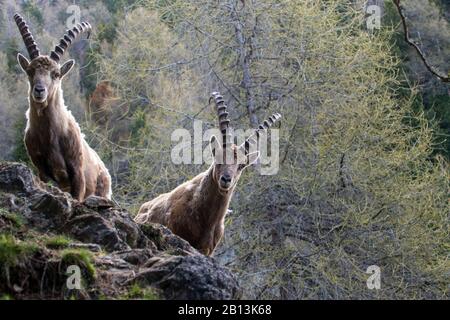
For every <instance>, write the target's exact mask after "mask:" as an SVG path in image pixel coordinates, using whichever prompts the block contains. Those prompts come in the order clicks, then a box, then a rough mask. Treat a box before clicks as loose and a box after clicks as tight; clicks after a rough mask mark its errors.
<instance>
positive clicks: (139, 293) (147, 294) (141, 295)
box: [121, 283, 159, 300]
mask: <svg viewBox="0 0 450 320" xmlns="http://www.w3.org/2000/svg"><path fill="white" fill-rule="evenodd" d="M121 299H122V300H129V299H141V300H158V299H159V295H158V294H157V293H156V291H155V289H153V288H142V287H141V286H139V285H138V284H137V283H135V284H133V285H132V286H131V287H130V288H129V290H128V293H127V294H126V295H125V296H124V297H122V298H121Z"/></svg>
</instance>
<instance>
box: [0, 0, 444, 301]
mask: <svg viewBox="0 0 450 320" xmlns="http://www.w3.org/2000/svg"><path fill="white" fill-rule="evenodd" d="M360 2H361V1H358V3H360ZM242 3H243V2H242V1H238V0H230V1H203V0H192V1H170V2H161V1H156V0H145V1H139V7H136V8H134V9H133V8H131V7H130V8H129V9H130V10H128V11H127V13H126V14H125V15H124V17H123V19H122V20H121V21H120V22H119V24H118V25H117V30H116V32H117V36H116V38H115V41H114V44H113V47H110V45H109V44H105V42H104V41H99V42H98V43H93V45H94V46H95V47H96V48H99V50H100V51H101V54H99V56H98V57H96V61H98V68H99V74H98V78H99V79H101V80H107V81H110V83H111V84H112V85H113V88H114V94H115V98H114V99H113V100H114V101H113V102H111V105H110V106H109V107H110V109H109V110H107V111H108V112H110V113H111V114H113V115H114V116H111V117H110V118H109V119H110V121H109V122H107V124H106V125H105V127H104V128H101V127H98V126H95V125H93V124H88V126H87V128H86V130H85V132H86V133H87V134H88V137H89V139H90V140H89V142H90V144H91V145H93V146H94V147H95V149H96V150H97V151H99V152H100V154H101V156H102V158H103V159H105V160H106V161H107V162H108V164H109V167H110V171H111V173H112V175H113V178H114V179H113V180H114V182H115V185H114V194H115V198H116V199H118V200H119V201H120V203H121V205H123V206H124V207H126V208H127V209H130V211H132V212H136V211H137V209H138V208H139V206H140V205H141V204H142V203H143V202H144V201H148V200H150V199H152V198H153V197H155V196H157V195H158V194H160V193H163V192H167V191H170V190H171V189H172V188H174V187H175V186H177V185H178V184H180V183H182V182H183V181H185V180H187V179H189V178H191V177H193V176H194V175H196V174H197V173H199V172H201V170H203V169H205V167H206V166H204V165H203V166H201V165H185V166H176V165H174V164H172V162H171V159H170V151H171V148H172V146H173V143H172V142H171V141H170V135H171V133H172V132H173V130H174V129H177V128H187V129H189V130H191V131H192V124H193V120H194V119H201V120H204V127H205V128H211V127H215V126H216V122H217V119H216V112H215V111H214V110H213V109H212V108H211V107H209V106H208V97H209V94H210V92H211V91H213V90H219V91H221V92H222V93H223V94H224V95H225V97H226V98H227V101H228V104H229V111H230V117H231V118H232V119H233V122H232V124H233V126H234V127H236V128H247V127H248V126H249V125H248V123H249V119H248V114H247V105H248V101H249V95H250V94H249V92H251V95H252V96H253V98H254V101H255V105H256V109H257V110H256V116H257V117H258V118H259V120H262V119H263V118H265V117H267V115H268V114H270V113H272V112H274V111H278V112H280V113H281V114H282V115H283V121H282V125H281V150H280V159H281V161H282V162H281V164H280V172H279V173H278V174H277V175H275V176H264V177H262V176H259V175H258V174H257V173H256V172H255V170H253V169H249V170H248V171H247V172H245V173H244V174H243V176H242V179H241V181H240V182H239V184H238V187H237V191H236V193H235V195H234V198H233V201H232V203H231V209H232V210H233V214H231V215H230V216H229V217H227V221H226V225H227V227H226V235H225V239H224V241H223V243H222V245H221V247H220V248H219V249H218V250H217V252H216V256H217V258H218V259H221V260H222V261H223V262H224V263H226V264H227V265H228V266H229V267H230V268H232V269H233V270H234V271H235V272H236V273H237V274H238V277H239V279H240V283H241V284H242V286H243V287H244V292H245V297H246V298H252V299H253V298H276V299H278V298H289V299H297V298H300V299H325V298H367V299H370V298H415V299H423V298H448V297H449V292H448V280H449V279H448V277H449V273H448V272H449V270H450V265H449V254H448V252H449V248H450V240H449V239H450V234H449V232H450V231H449V230H450V225H449V220H450V219H449V212H450V210H449V209H450V208H449V202H448V194H449V170H448V163H447V162H446V161H444V160H443V159H441V158H438V157H434V156H433V153H432V149H433V147H434V146H433V134H434V130H435V128H434V127H433V126H432V125H430V124H429V123H428V122H427V121H426V120H425V119H424V117H423V115H422V114H420V113H414V112H413V110H414V109H413V108H412V107H411V105H412V104H413V101H414V100H415V98H416V96H415V94H416V92H415V90H414V89H411V88H409V87H406V88H405V87H404V83H403V82H401V81H400V79H402V77H400V76H399V74H398V72H399V71H400V68H399V65H400V63H399V59H398V57H397V56H396V55H395V54H394V51H395V50H394V49H393V47H392V46H393V37H394V34H395V33H394V31H393V30H391V29H390V28H389V27H383V28H382V29H381V30H379V31H376V32H373V33H372V32H368V30H366V28H365V18H366V17H365V14H364V12H363V11H362V10H361V8H360V7H359V6H354V5H353V3H354V2H352V1H345V0H329V1H320V0H305V1H288V0H282V1H272V0H261V1H253V2H252V1H250V2H249V1H245V6H243V5H242ZM405 3H407V2H406V1H405ZM233 6H234V7H233ZM149 26H150V27H149ZM236 27H238V28H239V27H240V28H241V31H242V35H243V37H244V38H245V39H246V40H247V41H245V43H244V45H243V46H241V45H240V44H239V41H238V40H237V36H236ZM443 33H445V32H443ZM94 39H95V38H94ZM444 56H445V55H444ZM244 58H246V59H247V61H249V63H248V68H249V72H250V76H251V79H250V82H251V85H250V86H249V87H245V85H244V83H243V61H244V62H245V59H244ZM435 62H436V63H438V64H439V66H441V61H435ZM0 63H1V64H2V65H3V66H6V65H7V64H6V59H5V57H4V55H3V56H2V55H0ZM0 78H1V79H0V81H1V83H3V84H5V86H6V88H9V87H8V85H9V84H10V83H11V81H10V78H6V77H5V76H2V77H0ZM76 80H77V79H76V77H75V78H72V82H76ZM22 85H23V84H22ZM5 86H3V87H5ZM76 89H77V88H76V87H75V86H74V87H73V88H71V90H69V93H68V99H69V100H73V102H74V104H75V105H77V99H76V98H75V97H74V95H75V94H74V92H78V91H76ZM15 90H16V89H15ZM15 92H16V91H14V90H13V89H11V90H6V91H5V90H3V91H1V90H0V96H1V97H3V98H4V99H0V100H2V101H3V100H4V101H8V105H9V104H11V103H12V101H14V99H13V98H14V96H15ZM405 92H409V94H406V95H405ZM405 96H406V98H405ZM399 97H401V98H399ZM24 99H25V97H24ZM22 102H23V101H22ZM0 103H1V101H0ZM5 110H6V109H5ZM0 116H2V115H1V114H0ZM3 117H4V118H7V117H9V115H8V113H7V112H6V113H5V115H3ZM119 129H120V130H119ZM119 131H120V133H118V132H119ZM124 168H125V169H124ZM57 242H58V241H57ZM63 242H64V241H63ZM62 256H63V260H64V261H66V262H71V263H73V262H75V264H77V262H78V263H81V264H82V265H83V266H85V267H86V268H87V270H90V271H89V273H91V274H95V268H94V266H93V264H92V257H91V256H90V255H88V254H87V253H86V252H84V253H83V252H80V251H78V250H65V251H63V253H62ZM371 265H378V266H380V268H381V270H382V275H381V279H382V283H381V286H382V289H381V290H378V291H377V290H369V289H368V288H367V286H366V280H367V277H368V275H367V274H366V273H365V271H366V269H367V267H368V266H371ZM142 290H144V289H141V288H139V287H136V288H135V287H132V288H131V289H130V294H129V295H128V296H129V298H136V297H142V296H145V293H143V291H142ZM144 291H145V290H144ZM128 296H127V297H128Z"/></svg>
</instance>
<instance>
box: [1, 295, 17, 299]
mask: <svg viewBox="0 0 450 320" xmlns="http://www.w3.org/2000/svg"><path fill="white" fill-rule="evenodd" d="M0 300H14V298H13V297H12V296H11V295H9V294H3V295H0Z"/></svg>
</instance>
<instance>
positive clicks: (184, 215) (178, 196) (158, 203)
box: [135, 92, 281, 255]
mask: <svg viewBox="0 0 450 320" xmlns="http://www.w3.org/2000/svg"><path fill="white" fill-rule="evenodd" d="M213 98H214V100H215V103H216V107H217V111H218V116H219V124H220V131H221V133H222V137H223V140H222V141H223V144H222V146H220V144H219V143H218V140H217V138H216V137H215V136H212V137H211V141H210V146H211V151H212V154H213V157H214V161H213V164H212V165H211V167H210V168H209V169H208V170H207V171H205V172H203V173H201V174H199V175H198V176H196V177H195V178H193V179H192V180H190V181H188V182H185V183H184V184H182V185H180V186H178V187H177V188H176V189H174V190H173V191H172V192H170V193H166V194H162V195H160V196H159V197H157V198H155V199H154V200H152V201H150V202H147V203H145V204H144V205H142V207H141V208H140V210H139V213H138V215H137V216H136V218H135V221H136V222H138V223H140V224H145V223H149V222H151V223H160V224H162V225H165V226H167V227H168V228H169V229H171V230H172V232H173V233H175V234H176V235H178V236H180V237H181V238H183V239H185V240H187V241H188V242H189V243H190V244H191V245H192V246H193V247H194V248H196V249H198V250H199V251H200V252H201V253H203V254H205V255H211V254H212V253H213V252H214V249H215V248H216V246H217V244H218V243H219V241H220V239H221V238H222V236H223V233H224V219H225V215H226V213H227V210H228V206H229V204H230V200H231V197H232V195H233V191H234V188H235V187H236V184H237V182H238V181H239V178H240V176H241V174H242V171H243V170H244V169H245V168H246V167H248V166H249V165H251V164H253V163H254V162H255V161H256V160H257V159H258V158H259V151H257V152H252V153H250V146H251V145H254V144H255V143H257V141H255V140H254V139H252V137H253V136H252V137H250V138H248V139H247V140H246V141H245V143H244V144H242V145H241V146H237V145H235V144H233V143H227V141H228V140H229V139H227V135H228V131H229V124H230V120H229V119H228V112H227V106H226V105H225V103H224V100H223V98H222V96H221V95H220V94H219V93H216V92H215V93H213ZM280 118H281V116H280V115H279V114H274V115H273V116H271V117H270V118H269V119H268V120H266V121H264V124H262V125H261V126H260V127H259V129H257V130H256V131H255V134H254V135H256V136H257V137H259V135H260V133H261V131H263V130H267V129H268V128H270V127H271V126H272V125H273V124H274V123H275V122H276V121H278V120H279V119H280ZM229 159H231V161H229ZM230 162H231V163H230Z"/></svg>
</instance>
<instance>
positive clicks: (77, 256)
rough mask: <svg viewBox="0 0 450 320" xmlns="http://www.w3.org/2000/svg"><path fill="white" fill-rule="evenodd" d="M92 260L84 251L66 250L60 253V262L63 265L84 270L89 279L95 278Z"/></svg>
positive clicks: (88, 253)
mask: <svg viewBox="0 0 450 320" xmlns="http://www.w3.org/2000/svg"><path fill="white" fill-rule="evenodd" d="M92 260H93V256H92V253H91V252H90V251H88V250H85V249H66V250H63V251H62V252H61V261H62V262H63V263H65V264H67V265H77V266H79V267H80V268H81V269H83V270H85V271H86V272H87V275H88V276H89V277H90V278H95V276H96V270H95V266H94V264H93V262H92Z"/></svg>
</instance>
